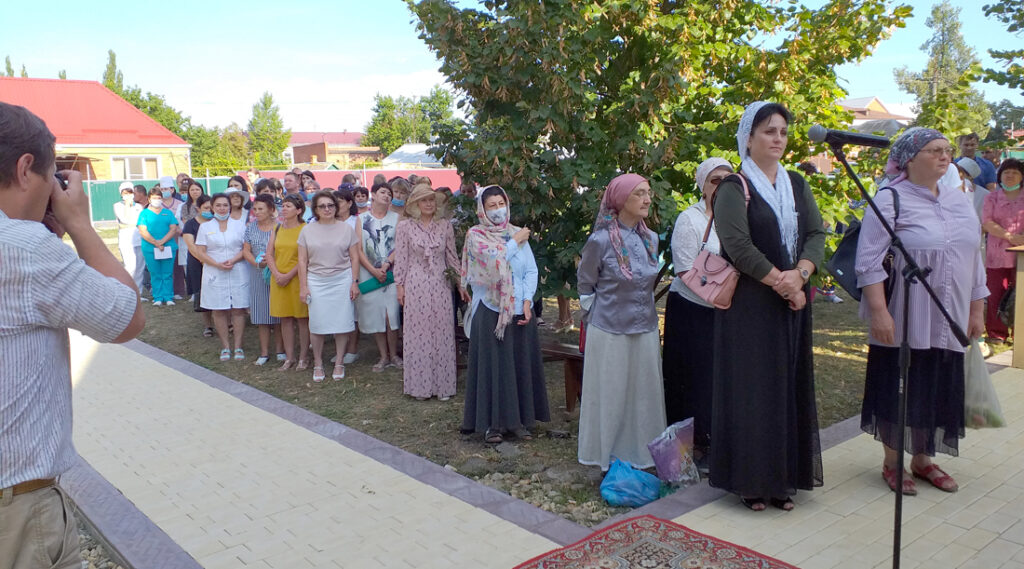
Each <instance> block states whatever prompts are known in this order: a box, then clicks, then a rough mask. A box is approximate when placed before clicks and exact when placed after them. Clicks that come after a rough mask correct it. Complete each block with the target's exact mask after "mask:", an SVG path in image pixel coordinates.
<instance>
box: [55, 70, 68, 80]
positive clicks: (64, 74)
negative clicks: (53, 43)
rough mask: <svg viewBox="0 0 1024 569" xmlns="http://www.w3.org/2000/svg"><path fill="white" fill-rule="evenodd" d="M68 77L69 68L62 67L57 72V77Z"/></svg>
mask: <svg viewBox="0 0 1024 569" xmlns="http://www.w3.org/2000/svg"><path fill="white" fill-rule="evenodd" d="M67 78H68V70H67V69H61V70H60V71H59V72H57V79H67Z"/></svg>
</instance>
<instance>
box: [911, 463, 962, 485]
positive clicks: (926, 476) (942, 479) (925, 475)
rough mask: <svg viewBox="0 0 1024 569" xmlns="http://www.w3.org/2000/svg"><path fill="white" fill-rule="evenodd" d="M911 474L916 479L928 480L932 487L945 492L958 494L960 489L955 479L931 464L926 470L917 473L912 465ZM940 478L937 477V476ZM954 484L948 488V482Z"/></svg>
mask: <svg viewBox="0 0 1024 569" xmlns="http://www.w3.org/2000/svg"><path fill="white" fill-rule="evenodd" d="M910 472H912V473H913V474H914V478H921V479H922V480H927V481H928V482H929V483H930V484H931V485H932V486H934V487H936V488H938V489H939V490H942V491H943V492H956V491H957V490H959V489H960V486H958V485H957V483H956V480H953V477H952V476H950V475H948V474H946V473H945V472H943V470H942V469H941V468H939V467H938V465H936V464H934V463H933V464H929V465H928V466H927V467H926V468H925V469H924V470H921V471H917V470H915V469H914V465H910ZM936 473H937V474H938V476H935V474H936ZM947 480H948V481H949V482H952V483H953V485H952V486H947V485H946V481H947Z"/></svg>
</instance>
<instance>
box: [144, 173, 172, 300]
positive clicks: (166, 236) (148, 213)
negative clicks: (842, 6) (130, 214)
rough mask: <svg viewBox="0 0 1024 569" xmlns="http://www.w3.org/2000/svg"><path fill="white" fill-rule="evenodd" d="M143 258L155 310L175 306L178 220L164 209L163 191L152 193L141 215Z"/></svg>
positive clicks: (154, 190)
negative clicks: (160, 307)
mask: <svg viewBox="0 0 1024 569" xmlns="http://www.w3.org/2000/svg"><path fill="white" fill-rule="evenodd" d="M139 236H140V237H142V244H141V247H142V256H143V257H144V258H145V259H146V268H148V269H149V277H150V282H151V283H152V287H153V306H161V305H164V304H166V305H168V306H173V305H174V284H173V275H174V265H175V262H176V259H177V257H178V240H177V239H175V237H177V236H178V218H176V217H174V213H173V212H172V211H171V210H169V209H167V208H165V207H164V198H163V193H162V192H161V191H160V187H159V186H157V187H154V188H153V189H151V190H150V191H149V207H147V208H146V209H144V210H142V213H140V214H139Z"/></svg>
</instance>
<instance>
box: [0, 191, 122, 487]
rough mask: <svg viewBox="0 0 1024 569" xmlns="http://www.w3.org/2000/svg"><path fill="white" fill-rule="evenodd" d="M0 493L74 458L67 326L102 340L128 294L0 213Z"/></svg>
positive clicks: (52, 239)
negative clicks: (1, 489)
mask: <svg viewBox="0 0 1024 569" xmlns="http://www.w3.org/2000/svg"><path fill="white" fill-rule="evenodd" d="M0 298H2V300H0V488H6V487H8V486H13V485H14V484H18V483H20V482H25V481H27V480H35V479H40V478H54V477H56V476H58V475H59V474H61V473H62V472H64V471H65V470H67V469H68V468H70V467H71V466H72V465H73V464H74V462H75V460H76V455H75V449H74V446H73V445H72V442H71V369H70V368H71V362H70V352H69V349H70V346H69V341H68V328H75V329H77V330H81V331H82V332H83V333H84V334H86V335H88V336H90V337H92V338H94V339H96V340H98V341H100V342H109V341H111V340H113V339H114V338H116V337H117V336H119V335H120V334H121V332H122V331H123V330H124V329H125V328H126V327H127V326H128V323H129V322H130V321H131V319H132V316H133V315H134V313H135V308H136V293H135V291H133V290H132V289H131V288H130V287H128V286H126V285H124V284H122V283H120V282H118V281H117V280H115V279H112V278H109V277H105V276H103V275H101V274H100V273H99V272H97V271H95V270H94V269H92V268H90V267H88V266H87V265H86V264H85V262H83V261H82V260H81V259H79V258H78V256H77V255H76V254H75V252H74V251H73V250H72V249H71V248H70V247H68V246H67V245H65V244H64V243H63V242H62V241H61V240H60V239H58V238H57V237H56V236H55V235H54V234H52V233H50V232H49V231H48V230H47V229H46V228H45V227H44V226H43V225H42V224H41V223H36V222H33V221H24V220H17V219H10V218H8V217H7V216H6V215H5V214H4V212H3V211H0Z"/></svg>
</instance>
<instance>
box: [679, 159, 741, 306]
mask: <svg viewBox="0 0 1024 569" xmlns="http://www.w3.org/2000/svg"><path fill="white" fill-rule="evenodd" d="M739 178H740V183H742V184H743V197H744V198H746V202H747V203H750V190H749V189H748V188H747V180H746V178H744V177H743V176H742V175H739ZM716 195H717V193H716ZM710 209H711V215H710V216H708V226H707V228H706V229H705V230H704V239H703V241H702V242H701V244H700V252H699V253H698V254H697V258H696V259H694V261H693V268H691V269H690V270H689V271H686V272H685V273H683V276H682V277H680V278H681V279H683V283H685V284H686V286H687V288H689V289H690V290H692V291H693V292H694V294H696V295H697V296H699V297H701V298H702V299H704V300H705V301H707V302H708V303H709V304H710V305H711V306H714V307H715V308H720V309H722V310H725V309H727V308H729V307H730V306H732V295H733V293H734V292H736V284H737V283H738V282H739V280H740V272H739V271H737V270H736V267H733V266H732V264H731V263H729V261H726V260H725V258H724V257H722V256H721V255H716V254H714V253H712V252H710V251H708V250H707V245H708V237H709V236H710V235H711V224H712V223H714V221H715V207H714V204H713V203H712V204H711V205H710Z"/></svg>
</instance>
